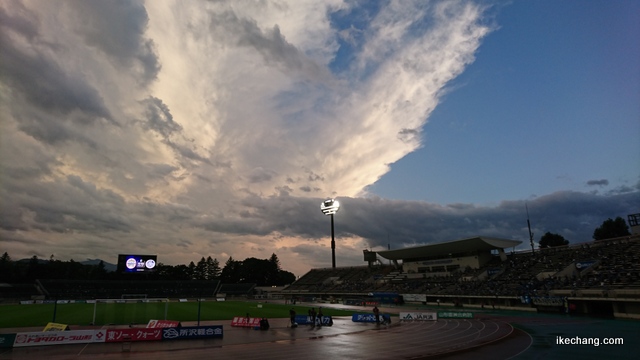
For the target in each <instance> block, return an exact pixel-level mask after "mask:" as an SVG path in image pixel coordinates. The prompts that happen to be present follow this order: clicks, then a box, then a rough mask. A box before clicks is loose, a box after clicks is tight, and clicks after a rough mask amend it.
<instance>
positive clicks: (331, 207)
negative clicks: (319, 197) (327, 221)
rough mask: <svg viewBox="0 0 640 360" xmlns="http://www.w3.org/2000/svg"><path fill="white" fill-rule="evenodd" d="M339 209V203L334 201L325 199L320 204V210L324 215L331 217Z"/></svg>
mask: <svg viewBox="0 0 640 360" xmlns="http://www.w3.org/2000/svg"><path fill="white" fill-rule="evenodd" d="M339 209H340V202H338V200H335V199H327V200H325V201H323V202H322V204H320V210H322V213H323V214H325V215H333V214H335V213H337V212H338V210H339Z"/></svg>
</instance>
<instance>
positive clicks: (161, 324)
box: [147, 320, 180, 329]
mask: <svg viewBox="0 0 640 360" xmlns="http://www.w3.org/2000/svg"><path fill="white" fill-rule="evenodd" d="M171 327H180V321H172V320H149V322H148V323H147V328H148V329H155V328H171Z"/></svg>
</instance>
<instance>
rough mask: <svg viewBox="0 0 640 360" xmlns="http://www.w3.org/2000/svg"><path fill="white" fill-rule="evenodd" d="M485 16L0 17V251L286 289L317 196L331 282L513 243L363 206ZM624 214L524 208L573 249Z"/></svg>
mask: <svg viewBox="0 0 640 360" xmlns="http://www.w3.org/2000/svg"><path fill="white" fill-rule="evenodd" d="M484 11H485V9H484V8H483V7H481V6H478V5H475V4H473V3H471V2H448V1H442V2H439V1H437V2H428V3H426V2H423V1H415V2H411V1H401V2H390V3H388V4H384V5H382V6H380V7H379V8H378V7H362V6H360V4H358V3H357V2H356V3H352V2H342V1H338V0H335V1H324V2H318V1H291V2H286V1H282V2H254V1H217V2H204V1H189V2H184V1H163V2H155V1H149V2H146V3H145V2H141V1H133V0H132V1H119V2H113V1H104V2H103V1H65V2H51V1H44V0H32V1H29V0H24V1H9V0H0V48H1V50H2V56H0V74H1V76H0V116H1V122H0V147H1V148H0V150H1V152H2V157H1V159H2V160H0V166H1V169H0V170H1V171H0V196H1V198H2V199H3V201H2V203H1V205H0V239H1V240H2V249H1V250H2V251H7V252H9V254H10V255H11V256H12V257H13V258H21V257H30V256H33V255H37V256H39V257H48V256H49V255H51V254H55V255H56V257H58V258H61V259H68V258H73V259H75V260H83V259H85V258H101V259H104V260H106V261H115V259H116V255H117V254H118V253H122V252H144V253H157V254H158V255H159V260H160V261H161V262H164V263H169V264H181V263H188V262H189V261H197V260H198V259H200V257H202V256H205V257H206V256H209V255H210V256H212V257H215V258H218V260H220V261H221V262H224V261H225V260H226V259H227V258H228V257H229V256H233V257H234V258H236V259H244V258H245V257H252V256H253V257H261V258H266V257H268V256H270V255H271V253H273V252H275V253H277V254H278V256H279V257H280V259H281V262H282V264H283V266H284V267H285V269H288V270H291V271H294V272H296V273H297V275H302V274H301V272H303V271H306V270H308V268H309V267H318V266H326V265H327V263H328V259H329V258H328V255H327V253H328V251H329V250H328V243H327V241H326V237H327V235H328V231H329V220H328V218H326V217H324V216H323V215H322V214H321V212H320V210H319V205H320V202H321V200H322V199H324V198H325V197H327V196H339V197H340V198H341V202H342V203H343V209H342V210H340V212H339V214H338V215H337V216H336V229H337V232H338V234H339V236H340V240H339V244H340V245H339V250H338V259H337V260H338V264H339V265H353V264H362V263H363V262H362V258H361V251H362V249H365V248H375V247H380V246H385V247H386V245H387V244H388V243H391V246H392V247H394V248H395V247H399V246H403V245H406V244H417V243H430V242H435V241H442V240H451V239H455V238H460V237H464V236H474V235H487V236H499V237H508V238H525V237H526V236H525V233H524V232H523V221H525V218H524V215H523V209H524V203H523V202H521V201H513V202H504V203H501V204H500V205H498V206H496V207H477V206H474V205H448V206H440V205H433V204H428V203H424V202H406V201H393V200H385V199H379V198H375V197H370V196H369V195H368V194H367V193H366V188H367V187H368V186H370V185H371V184H373V183H375V182H376V181H377V180H378V179H379V178H380V177H381V176H382V175H384V174H385V173H386V172H387V171H389V164H392V163H394V162H396V161H397V160H399V159H401V158H402V157H404V156H405V155H407V154H408V153H410V152H412V151H414V150H416V149H417V148H419V147H420V146H422V144H421V142H420V141H421V137H420V134H421V131H422V128H423V126H424V125H425V123H426V121H427V119H428V117H429V114H430V113H431V112H432V111H433V109H434V108H435V107H436V105H437V104H438V101H439V98H440V96H441V94H442V93H443V91H444V89H445V87H446V85H447V83H448V82H449V81H450V80H452V79H454V78H455V77H456V76H458V75H459V74H460V73H461V72H462V71H464V69H465V67H466V66H467V65H469V64H470V63H472V62H473V61H474V54H475V53H476V51H477V49H478V48H479V46H480V44H481V41H482V39H483V38H484V37H485V36H487V34H489V33H490V32H491V30H492V27H491V26H490V25H488V24H487V22H486V21H485V20H484V19H483V12H484ZM349 17H352V18H354V19H357V21H355V20H354V21H353V22H347V21H346V20H345V19H347V18H349ZM601 181H606V180H601ZM601 181H596V182H589V185H607V184H606V183H602V182H601ZM637 203H640V202H639V201H638V192H637V189H636V190H635V191H622V190H620V191H619V192H618V194H617V195H616V194H609V196H606V197H604V196H598V195H595V194H582V193H556V194H551V195H548V196H542V197H539V198H536V199H534V200H530V201H529V202H528V206H529V209H530V211H531V218H532V221H533V224H534V226H535V227H536V232H537V233H542V232H543V231H554V232H558V233H561V234H562V235H564V236H565V237H566V238H568V239H570V240H574V239H575V240H588V237H589V236H590V232H592V231H593V228H594V227H595V226H598V225H599V223H600V222H601V221H602V220H604V219H606V218H608V217H612V216H617V215H624V214H625V211H626V210H627V209H628V208H629V207H631V206H632V204H637ZM594 214H595V215H594ZM560 215H562V216H560ZM600 215H601V216H600ZM599 217H601V218H602V219H600V218H599ZM525 225H526V222H525Z"/></svg>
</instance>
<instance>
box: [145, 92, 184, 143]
mask: <svg viewBox="0 0 640 360" xmlns="http://www.w3.org/2000/svg"><path fill="white" fill-rule="evenodd" d="M142 103H143V104H144V105H145V106H146V109H145V124H144V125H145V127H146V128H147V129H150V130H154V131H156V132H157V133H158V134H160V135H162V137H163V138H165V139H167V138H169V136H171V135H172V134H173V133H175V132H180V131H182V126H180V124H178V123H176V122H175V121H174V120H173V115H171V111H170V110H169V107H168V106H167V105H165V104H164V103H163V102H162V100H160V99H158V98H156V97H153V96H151V97H149V98H148V99H146V100H144V101H142Z"/></svg>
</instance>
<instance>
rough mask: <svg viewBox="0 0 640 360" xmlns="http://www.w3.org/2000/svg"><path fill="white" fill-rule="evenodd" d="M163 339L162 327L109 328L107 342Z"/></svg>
mask: <svg viewBox="0 0 640 360" xmlns="http://www.w3.org/2000/svg"><path fill="white" fill-rule="evenodd" d="M154 340H162V329H147V328H134V329H109V330H107V338H106V339H105V342H123V341H154Z"/></svg>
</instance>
